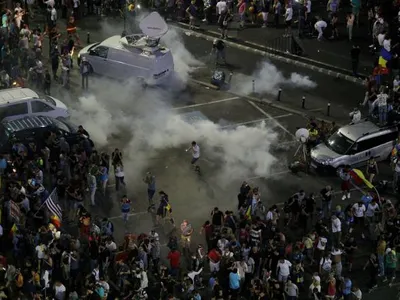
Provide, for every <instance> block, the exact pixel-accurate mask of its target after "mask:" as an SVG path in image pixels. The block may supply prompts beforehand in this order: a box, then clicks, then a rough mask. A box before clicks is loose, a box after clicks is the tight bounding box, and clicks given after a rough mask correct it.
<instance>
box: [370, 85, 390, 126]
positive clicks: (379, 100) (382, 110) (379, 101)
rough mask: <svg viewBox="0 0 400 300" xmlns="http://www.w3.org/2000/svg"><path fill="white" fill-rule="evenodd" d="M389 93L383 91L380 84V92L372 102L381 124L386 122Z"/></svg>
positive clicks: (383, 88)
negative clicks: (376, 109) (376, 108)
mask: <svg viewBox="0 0 400 300" xmlns="http://www.w3.org/2000/svg"><path fill="white" fill-rule="evenodd" d="M388 98H389V95H388V94H387V93H386V91H385V87H384V86H381V89H380V92H379V94H378V95H377V97H376V100H375V101H374V102H373V103H372V106H373V107H378V113H379V123H380V124H381V125H384V124H386V120H387V100H388Z"/></svg>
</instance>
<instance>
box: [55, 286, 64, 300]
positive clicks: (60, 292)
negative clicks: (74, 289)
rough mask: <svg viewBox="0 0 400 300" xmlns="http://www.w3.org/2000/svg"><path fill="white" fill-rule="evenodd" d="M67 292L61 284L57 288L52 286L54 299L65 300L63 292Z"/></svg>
mask: <svg viewBox="0 0 400 300" xmlns="http://www.w3.org/2000/svg"><path fill="white" fill-rule="evenodd" d="M66 291H67V289H66V288H65V286H64V285H63V284H61V285H59V286H57V285H56V286H54V293H55V295H54V298H55V299H57V300H62V299H65V292H66Z"/></svg>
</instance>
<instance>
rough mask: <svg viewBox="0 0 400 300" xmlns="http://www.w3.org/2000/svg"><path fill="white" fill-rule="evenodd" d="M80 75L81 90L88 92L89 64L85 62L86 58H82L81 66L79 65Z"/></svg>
mask: <svg viewBox="0 0 400 300" xmlns="http://www.w3.org/2000/svg"><path fill="white" fill-rule="evenodd" d="M80 73H81V76H82V88H83V89H84V90H88V88H89V74H90V64H89V62H88V61H87V58H86V56H83V57H82V61H81V65H80Z"/></svg>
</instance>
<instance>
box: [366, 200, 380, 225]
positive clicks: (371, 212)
mask: <svg viewBox="0 0 400 300" xmlns="http://www.w3.org/2000/svg"><path fill="white" fill-rule="evenodd" d="M378 212H379V204H378V203H377V202H376V200H375V199H372V201H371V202H370V203H369V204H368V207H367V211H366V212H365V216H366V217H367V221H368V223H369V224H371V223H374V222H375V219H376V214H377V213H378Z"/></svg>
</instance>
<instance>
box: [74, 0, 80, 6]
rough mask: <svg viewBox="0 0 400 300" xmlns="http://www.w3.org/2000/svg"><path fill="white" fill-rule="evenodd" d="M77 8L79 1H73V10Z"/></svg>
mask: <svg viewBox="0 0 400 300" xmlns="http://www.w3.org/2000/svg"><path fill="white" fill-rule="evenodd" d="M78 7H79V0H74V8H78Z"/></svg>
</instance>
